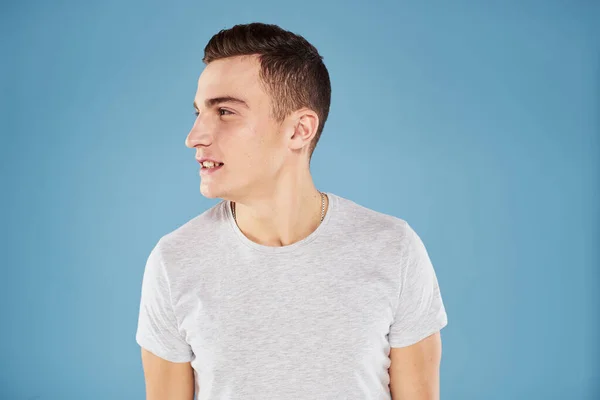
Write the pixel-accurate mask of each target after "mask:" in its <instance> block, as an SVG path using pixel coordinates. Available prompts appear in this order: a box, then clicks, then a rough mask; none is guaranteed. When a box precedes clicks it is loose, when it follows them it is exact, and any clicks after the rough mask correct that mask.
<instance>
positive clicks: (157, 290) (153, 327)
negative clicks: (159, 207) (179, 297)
mask: <svg viewBox="0 0 600 400" xmlns="http://www.w3.org/2000/svg"><path fill="white" fill-rule="evenodd" d="M135 339H136V342H137V343H138V344H139V345H140V346H141V347H143V348H145V349H146V350H148V351H150V352H151V353H153V354H155V355H157V356H159V357H161V358H163V359H165V360H168V361H172V362H188V361H191V360H192V349H191V347H190V345H189V344H188V343H186V341H185V340H184V337H183V335H182V334H181V332H180V329H179V326H178V323H177V318H176V316H175V312H174V310H173V305H172V299H171V290H170V287H169V279H168V276H167V274H166V271H165V266H164V264H163V262H162V258H161V254H160V241H159V242H158V243H157V244H156V246H155V247H154V248H153V249H152V251H151V252H150V255H149V256H148V258H147V261H146V267H145V270H144V274H143V279H142V290H141V299H140V309H139V318H138V326H137V332H136V336H135Z"/></svg>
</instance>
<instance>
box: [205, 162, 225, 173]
mask: <svg viewBox="0 0 600 400" xmlns="http://www.w3.org/2000/svg"><path fill="white" fill-rule="evenodd" d="M223 165H225V164H223ZM223 165H220V166H218V167H212V168H204V167H203V166H202V165H200V175H211V174H214V173H215V172H217V171H219V170H220V169H221V168H223Z"/></svg>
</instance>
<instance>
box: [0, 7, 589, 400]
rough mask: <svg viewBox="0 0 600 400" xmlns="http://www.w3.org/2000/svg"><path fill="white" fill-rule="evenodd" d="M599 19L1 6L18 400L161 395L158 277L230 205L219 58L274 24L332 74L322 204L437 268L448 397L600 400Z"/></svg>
mask: <svg viewBox="0 0 600 400" xmlns="http://www.w3.org/2000/svg"><path fill="white" fill-rule="evenodd" d="M599 4H600V2H593V1H570V2H569V1H516V0H515V1H454V2H442V1H439V2H435V3H433V2H417V1H414V2H392V1H388V2H374V3H371V2H367V1H362V2H347V1H344V2H343V1H313V0H309V1H303V2H281V1H279V0H277V1H274V0H261V1H251V2H250V1H241V0H239V1H229V2H214V1H213V2H200V1H195V2H191V1H189V2H181V1H180V2H169V3H167V2H166V1H165V2H157V1H128V2H123V1H114V0H113V1H94V2H92V1H89V2H81V1H80V2H72V1H54V2H42V1H24V2H15V3H14V4H7V3H3V4H2V6H1V13H0V14H1V17H0V33H1V35H0V36H1V39H0V40H1V41H2V42H1V44H2V53H1V54H2V59H3V60H2V62H1V63H0V64H2V65H1V66H0V68H1V71H0V72H1V76H2V78H1V79H2V92H3V95H2V97H1V100H0V101H1V103H0V109H1V110H2V112H1V114H0V116H1V118H2V121H1V124H0V126H1V129H2V141H1V144H2V145H1V149H2V157H1V161H0V162H1V164H0V165H1V171H2V186H1V187H2V196H1V200H0V201H1V209H2V228H3V229H2V240H1V243H2V271H1V276H2V278H1V281H2V284H1V288H2V290H1V291H0V312H1V321H2V322H1V324H2V327H1V329H0V354H1V357H0V398H2V399H15V400H21V399H22V400H33V399H36V400H54V399H60V400H70V399H90V400H96V399H143V398H144V382H143V371H142V367H141V360H140V349H139V347H138V345H137V344H136V343H135V337H134V335H135V329H136V325H137V316H138V307H139V296H140V285H141V278H142V273H143V268H144V262H145V260H146V257H147V256H148V254H149V251H150V250H151V248H152V246H153V245H154V244H155V243H156V241H157V240H158V239H159V238H160V237H161V236H162V235H164V234H165V233H167V232H170V231H172V230H174V229H176V228H177V227H178V226H180V225H182V224H183V223H184V222H186V221H188V220H189V219H191V218H193V217H194V216H196V215H198V214H199V213H201V212H202V211H204V210H206V209H207V208H209V207H210V206H212V205H214V204H215V203H216V200H207V199H205V198H203V197H202V195H201V194H200V192H199V176H198V165H197V163H196V161H195V160H194V151H193V150H191V149H188V148H186V147H185V146H184V140H185V137H186V135H187V133H188V131H189V129H190V128H191V126H192V123H193V120H194V115H193V108H192V101H193V97H194V94H195V90H196V82H197V79H198V76H199V74H200V73H201V71H202V68H203V64H202V62H201V58H202V56H203V49H204V45H205V44H206V42H207V41H208V40H209V39H210V37H211V36H212V35H213V34H214V33H216V32H217V31H218V30H220V29H223V28H228V27H231V26H232V25H234V24H236V23H246V22H252V21H261V22H268V23H276V24H279V25H281V26H282V27H284V28H286V29H289V30H292V31H294V32H297V33H300V34H302V35H303V36H305V37H306V38H307V39H308V40H309V41H311V42H312V43H313V44H314V45H315V46H316V47H317V48H318V49H319V51H320V52H321V53H322V55H323V56H324V60H325V62H326V65H327V67H328V68H329V71H330V75H331V79H332V89H333V94H332V106H331V113H330V117H329V120H328V122H327V124H326V126H325V131H324V133H323V136H322V139H321V142H320V143H319V146H318V147H317V149H316V152H315V155H314V158H313V161H312V171H313V176H314V179H315V183H316V185H317V187H318V188H319V189H321V190H326V191H332V192H334V193H337V194H339V195H342V196H344V197H347V198H350V199H352V200H354V201H356V202H358V203H359V204H362V205H365V206H367V207H370V208H372V209H375V210H378V211H381V212H385V213H389V214H393V215H396V216H398V217H401V218H403V219H405V220H407V221H408V222H409V223H410V224H411V225H412V226H413V227H414V228H415V230H416V231H417V232H418V233H419V235H420V236H421V237H422V239H423V241H424V243H425V244H426V247H427V248H428V250H429V253H430V256H431V259H432V261H433V263H434V265H435V267H436V272H437V275H438V279H439V281H440V286H441V289H442V295H443V298H444V302H445V304H446V308H447V312H448V316H449V324H448V326H447V327H446V328H445V329H444V330H443V331H442V337H443V343H444V348H443V358H442V366H441V394H442V399H465V400H466V399H469V400H470V399H477V400H480V399H528V400H537V399H540V400H541V399H561V400H563V399H600V383H599V381H600V372H599V370H600V362H599V357H600V344H599V338H600V329H599V328H600V295H599V294H598V289H599V288H598V286H599V281H600V279H599V278H600V273H599V270H600V268H599V267H600V250H599V244H600V208H599V204H600V196H599V194H600V179H599V174H600V166H599V164H600V161H599V155H600V143H599V142H600V111H599V110H600V101H599V99H600V40H599V38H600V24H598V21H600V6H599Z"/></svg>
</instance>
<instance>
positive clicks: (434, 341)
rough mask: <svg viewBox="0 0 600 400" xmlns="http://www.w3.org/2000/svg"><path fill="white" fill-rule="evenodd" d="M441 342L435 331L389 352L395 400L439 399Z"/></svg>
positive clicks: (393, 397) (392, 391)
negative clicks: (417, 340)
mask: <svg viewBox="0 0 600 400" xmlns="http://www.w3.org/2000/svg"><path fill="white" fill-rule="evenodd" d="M441 358H442V340H441V336H440V332H436V333H434V334H432V335H430V336H428V337H426V338H425V339H423V340H420V341H419V342H417V343H415V344H412V345H410V346H406V347H392V348H391V349H390V361H391V363H390V368H389V375H390V392H391V395H392V399H393V400H438V399H439V398H440V374H439V371H440V363H441Z"/></svg>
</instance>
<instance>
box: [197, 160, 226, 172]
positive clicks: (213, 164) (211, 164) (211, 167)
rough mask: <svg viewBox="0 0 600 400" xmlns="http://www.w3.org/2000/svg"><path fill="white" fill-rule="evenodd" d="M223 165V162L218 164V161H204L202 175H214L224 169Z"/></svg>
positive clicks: (201, 167)
mask: <svg viewBox="0 0 600 400" xmlns="http://www.w3.org/2000/svg"><path fill="white" fill-rule="evenodd" d="M223 165H224V164H223V163H222V162H217V161H203V162H201V163H200V173H201V174H203V175H205V174H212V173H214V172H216V171H218V170H220V169H221V168H223Z"/></svg>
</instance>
